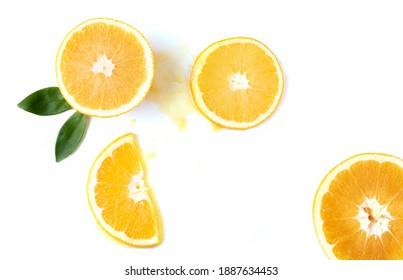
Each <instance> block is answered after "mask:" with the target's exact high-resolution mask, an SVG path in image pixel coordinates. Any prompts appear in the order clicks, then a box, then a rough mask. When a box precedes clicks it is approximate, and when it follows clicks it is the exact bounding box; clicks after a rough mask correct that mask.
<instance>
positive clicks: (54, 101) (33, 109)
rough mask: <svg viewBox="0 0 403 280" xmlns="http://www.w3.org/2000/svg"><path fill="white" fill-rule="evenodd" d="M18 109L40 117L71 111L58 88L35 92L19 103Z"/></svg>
mask: <svg viewBox="0 0 403 280" xmlns="http://www.w3.org/2000/svg"><path fill="white" fill-rule="evenodd" d="M18 107H20V108H21V109H23V110H25V111H28V112H30V113H33V114H36V115H40V116H49V115H56V114H60V113H62V112H65V111H67V110H70V109H71V107H70V105H69V104H68V103H67V101H66V100H65V99H64V98H63V95H62V94H61V93H60V90H59V88H57V87H48V88H44V89H40V90H38V91H35V92H34V93H32V94H30V95H28V96H27V97H26V98H25V99H24V100H22V101H21V102H20V103H18Z"/></svg>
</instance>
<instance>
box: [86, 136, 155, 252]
mask: <svg viewBox="0 0 403 280" xmlns="http://www.w3.org/2000/svg"><path fill="white" fill-rule="evenodd" d="M144 176H145V171H144V164H143V161H142V159H141V154H140V148H139V146H138V144H137V142H136V140H135V136H134V134H132V133H129V134H126V135H123V136H121V137H119V138H118V139H116V140H115V141H113V142H112V143H111V144H109V145H108V146H107V147H106V148H105V149H104V150H103V151H102V152H101V153H100V154H99V156H98V157H97V158H96V160H95V161H94V163H93V165H92V168H91V171H90V174H89V177H88V183H87V193H88V201H89V204H90V206H91V210H92V212H93V214H94V216H95V219H96V220H97V221H98V223H99V225H100V226H101V227H102V228H103V229H104V230H105V231H106V232H108V233H109V234H110V235H112V236H113V237H115V238H117V239H119V240H121V241H123V242H125V243H127V244H130V245H134V246H140V247H146V246H154V245H157V244H159V243H160V242H161V229H160V222H159V220H160V219H159V213H158V211H157V207H156V205H155V200H154V198H153V196H152V193H151V190H150V189H149V188H148V187H147V186H146V185H145V182H144V181H145V180H144Z"/></svg>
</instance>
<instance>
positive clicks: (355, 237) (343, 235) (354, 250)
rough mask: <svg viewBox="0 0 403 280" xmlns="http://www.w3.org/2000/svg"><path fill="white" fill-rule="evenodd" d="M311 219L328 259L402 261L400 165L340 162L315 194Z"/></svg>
mask: <svg viewBox="0 0 403 280" xmlns="http://www.w3.org/2000/svg"><path fill="white" fill-rule="evenodd" d="M313 220H314V225H315V230H316V233H317V236H318V238H319V241H320V244H321V246H322V248H323V249H324V251H325V253H326V255H327V256H328V257H329V258H331V259H352V260H360V259H371V260H384V259H403V246H402V245H403V160H402V159H400V158H397V157H395V156H392V155H386V154H377V153H367V154H360V155H356V156H354V157H351V158H349V159H347V160H346V161H344V162H342V163H340V164H339V165H337V166H336V167H335V168H333V169H332V170H331V171H330V172H329V173H328V174H327V176H326V177H325V178H324V179H323V181H322V183H321V184H320V186H319V188H318V190H317V192H316V196H315V200H314V204H313Z"/></svg>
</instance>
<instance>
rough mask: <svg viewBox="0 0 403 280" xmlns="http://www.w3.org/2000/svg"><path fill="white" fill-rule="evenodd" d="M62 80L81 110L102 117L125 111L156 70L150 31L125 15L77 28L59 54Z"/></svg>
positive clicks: (66, 94) (143, 91) (61, 85)
mask: <svg viewBox="0 0 403 280" xmlns="http://www.w3.org/2000/svg"><path fill="white" fill-rule="evenodd" d="M56 76H57V82H58V85H59V88H60V91H61V93H62V94H63V97H64V98H65V99H66V101H67V102H68V103H69V104H70V105H71V106H72V107H73V108H75V109H76V110H77V111H79V112H81V113H83V114H85V115H89V116H97V117H111V116H117V115H121V114H123V113H125V112H127V111H129V110H131V109H132V108H134V107H135V106H136V105H138V104H139V103H140V102H141V101H142V100H143V98H144V97H145V95H146V94H147V92H148V90H149V88H150V86H151V83H152V80H153V76H154V62H153V55H152V52H151V49H150V46H149V44H148V42H147V41H146V39H145V38H144V36H143V35H142V34H141V33H140V32H139V31H138V30H136V29H135V28H133V27H132V26H130V25H128V24H126V23H123V22H121V21H117V20H113V19H106V18H95V19H91V20H88V21H85V22H83V23H81V24H80V25H78V26H77V27H75V28H74V29H73V30H71V31H70V32H69V33H68V34H67V36H66V38H64V40H63V42H62V44H61V46H60V48H59V51H58V53H57V57H56Z"/></svg>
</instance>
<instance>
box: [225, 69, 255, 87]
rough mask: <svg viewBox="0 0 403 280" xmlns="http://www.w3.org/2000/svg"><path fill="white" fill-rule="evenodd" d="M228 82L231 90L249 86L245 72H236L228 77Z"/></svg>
mask: <svg viewBox="0 0 403 280" xmlns="http://www.w3.org/2000/svg"><path fill="white" fill-rule="evenodd" d="M228 82H229V88H230V89H231V90H238V89H241V90H246V89H248V88H250V86H249V80H248V79H247V78H246V73H241V72H237V73H235V74H234V75H232V76H230V77H229V78H228Z"/></svg>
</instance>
